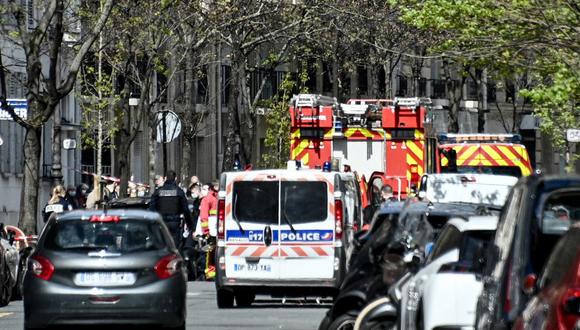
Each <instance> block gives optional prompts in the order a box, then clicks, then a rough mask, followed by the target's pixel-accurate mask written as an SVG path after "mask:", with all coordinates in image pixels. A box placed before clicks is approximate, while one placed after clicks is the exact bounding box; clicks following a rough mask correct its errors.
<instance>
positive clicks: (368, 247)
mask: <svg viewBox="0 0 580 330" xmlns="http://www.w3.org/2000/svg"><path fill="white" fill-rule="evenodd" d="M480 210H481V208H480V207H479V206H478V205H472V204H433V203H428V202H415V203H410V204H409V205H407V206H406V207H405V208H404V209H403V210H402V212H401V214H400V215H399V214H397V213H393V212H391V211H392V210H391V209H389V208H388V207H384V208H383V209H381V210H379V211H378V212H377V215H376V218H375V222H379V223H381V226H378V227H377V228H376V229H375V231H374V232H373V234H372V235H371V236H370V238H369V239H368V241H367V242H366V243H365V244H364V245H363V247H362V248H361V249H360V252H359V253H358V256H357V258H356V259H355V260H353V261H352V264H351V268H350V270H349V273H348V274H347V276H346V277H345V280H344V282H343V284H342V286H341V288H340V292H339V294H338V296H337V297H336V299H335V301H334V304H333V305H332V308H331V309H330V310H329V311H328V312H327V313H326V316H325V317H324V319H323V320H322V322H321V324H320V326H319V329H320V330H326V329H333V330H334V329H349V328H352V326H353V325H354V321H355V319H356V317H357V315H358V313H359V312H360V311H361V310H362V309H363V308H364V306H365V305H366V304H367V303H368V302H370V301H372V300H374V299H376V298H378V297H380V296H384V295H386V294H387V292H388V289H389V285H391V284H393V283H394V282H396V281H397V280H398V276H399V277H400V276H402V275H403V274H404V273H405V272H406V271H407V267H408V265H407V264H400V265H399V266H400V267H398V266H397V265H395V264H394V263H392V262H385V258H387V259H392V257H393V256H394V255H397V254H399V255H402V254H403V253H406V252H409V251H408V250H409V249H408V248H406V247H405V244H400V243H402V241H403V239H402V238H403V237H410V238H412V240H413V244H412V245H413V247H412V248H413V249H414V248H418V249H420V250H421V251H424V250H425V248H427V246H428V245H429V243H432V242H434V241H435V239H436V237H437V235H438V233H439V231H440V230H441V228H442V227H443V226H444V225H445V223H447V221H448V220H449V219H450V218H452V217H468V216H470V215H475V214H477V213H478V212H479V211H480Z"/></svg>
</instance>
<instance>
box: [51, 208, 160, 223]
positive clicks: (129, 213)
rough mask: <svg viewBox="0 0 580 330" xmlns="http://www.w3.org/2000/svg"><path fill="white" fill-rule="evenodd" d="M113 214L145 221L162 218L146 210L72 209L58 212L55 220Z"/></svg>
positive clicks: (122, 217)
mask: <svg viewBox="0 0 580 330" xmlns="http://www.w3.org/2000/svg"><path fill="white" fill-rule="evenodd" d="M105 214H106V215H113V216H119V217H121V220H122V219H131V220H145V221H158V220H162V218H161V215H159V213H157V212H151V211H147V210H138V209H110V210H107V211H106V212H105V211H104V210H73V211H70V212H65V213H61V214H58V215H57V216H56V220H57V221H59V222H60V221H70V220H79V219H89V218H90V217H92V216H94V215H96V216H101V215H105Z"/></svg>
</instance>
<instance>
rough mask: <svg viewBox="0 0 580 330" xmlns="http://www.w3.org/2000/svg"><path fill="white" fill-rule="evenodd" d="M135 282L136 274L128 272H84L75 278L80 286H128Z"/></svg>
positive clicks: (75, 281)
mask: <svg viewBox="0 0 580 330" xmlns="http://www.w3.org/2000/svg"><path fill="white" fill-rule="evenodd" d="M135 281H136V277H135V274H133V273H127V272H83V273H78V274H76V275H75V278H74V283H75V284H76V285H78V286H126V285H133V284H135Z"/></svg>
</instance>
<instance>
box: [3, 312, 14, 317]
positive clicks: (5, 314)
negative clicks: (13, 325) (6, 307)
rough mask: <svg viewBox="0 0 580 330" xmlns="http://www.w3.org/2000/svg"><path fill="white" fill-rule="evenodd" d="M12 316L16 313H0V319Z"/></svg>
mask: <svg viewBox="0 0 580 330" xmlns="http://www.w3.org/2000/svg"><path fill="white" fill-rule="evenodd" d="M12 314H14V313H11V312H8V313H0V317H4V316H8V315H12Z"/></svg>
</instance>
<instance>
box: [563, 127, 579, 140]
mask: <svg viewBox="0 0 580 330" xmlns="http://www.w3.org/2000/svg"><path fill="white" fill-rule="evenodd" d="M566 140H568V142H580V129H569V130H567V131H566Z"/></svg>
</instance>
